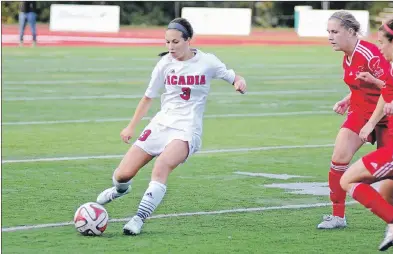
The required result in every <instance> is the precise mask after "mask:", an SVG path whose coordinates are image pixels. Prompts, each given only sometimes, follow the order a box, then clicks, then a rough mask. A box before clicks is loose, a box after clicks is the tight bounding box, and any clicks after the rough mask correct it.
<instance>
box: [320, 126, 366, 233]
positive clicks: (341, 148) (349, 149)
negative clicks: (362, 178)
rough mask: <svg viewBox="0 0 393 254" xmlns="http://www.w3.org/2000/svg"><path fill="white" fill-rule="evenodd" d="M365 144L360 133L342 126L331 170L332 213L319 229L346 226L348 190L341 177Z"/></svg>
mask: <svg viewBox="0 0 393 254" xmlns="http://www.w3.org/2000/svg"><path fill="white" fill-rule="evenodd" d="M362 145H363V142H362V140H361V139H360V138H359V135H358V134H357V133H356V132H354V131H353V130H351V129H348V128H341V129H340V131H339V133H338V135H337V137H336V142H335V145H334V150H333V155H332V161H331V163H330V171H329V178H328V179H329V188H330V200H331V202H332V215H328V216H324V218H323V221H322V222H321V223H320V224H319V225H318V228H319V229H332V228H342V227H346V225H347V223H346V220H345V198H346V192H345V191H344V190H343V189H342V188H341V186H340V179H341V177H342V175H343V174H344V172H345V171H346V170H347V169H348V165H349V163H350V161H351V160H352V157H353V155H354V154H355V153H356V151H357V150H359V148H360V147H361V146H362Z"/></svg>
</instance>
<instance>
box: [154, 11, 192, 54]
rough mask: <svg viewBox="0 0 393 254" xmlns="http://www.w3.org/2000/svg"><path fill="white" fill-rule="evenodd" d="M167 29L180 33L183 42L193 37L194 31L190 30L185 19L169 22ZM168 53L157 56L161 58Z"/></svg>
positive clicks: (190, 27)
mask: <svg viewBox="0 0 393 254" xmlns="http://www.w3.org/2000/svg"><path fill="white" fill-rule="evenodd" d="M168 29H175V30H178V31H180V32H181V33H182V37H183V39H184V40H185V41H186V40H189V39H191V38H192V36H194V29H192V26H191V24H190V22H188V20H187V19H185V18H175V19H174V20H172V21H171V22H169V24H168ZM168 53H169V51H166V52H162V53H160V54H158V56H160V57H163V56H165V55H166V54H168Z"/></svg>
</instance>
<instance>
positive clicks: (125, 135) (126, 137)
mask: <svg viewBox="0 0 393 254" xmlns="http://www.w3.org/2000/svg"><path fill="white" fill-rule="evenodd" d="M133 136H134V129H133V128H132V127H130V126H127V127H125V128H124V129H123V130H122V131H121V132H120V137H121V139H122V140H123V142H124V143H127V144H129V143H130V139H131V138H132V137H133Z"/></svg>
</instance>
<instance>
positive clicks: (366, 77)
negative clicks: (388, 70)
mask: <svg viewBox="0 0 393 254" xmlns="http://www.w3.org/2000/svg"><path fill="white" fill-rule="evenodd" d="M356 78H357V79H360V80H363V81H364V82H367V83H370V84H374V85H376V86H377V87H378V88H383V87H384V86H385V82H383V81H382V80H380V79H377V78H376V77H374V76H373V75H372V74H371V73H369V72H359V73H358V74H357V75H356Z"/></svg>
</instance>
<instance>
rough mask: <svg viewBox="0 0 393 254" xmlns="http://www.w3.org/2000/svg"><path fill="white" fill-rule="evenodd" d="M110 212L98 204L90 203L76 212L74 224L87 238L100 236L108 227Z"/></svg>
mask: <svg viewBox="0 0 393 254" xmlns="http://www.w3.org/2000/svg"><path fill="white" fill-rule="evenodd" d="M108 219H109V218H108V212H107V211H106V210H105V208H104V207H103V206H102V205H100V204H97V203H94V202H88V203H86V204H83V205H81V206H80V207H79V208H78V210H76V212H75V216H74V224H75V228H76V230H78V232H79V233H81V234H82V235H86V236H98V235H102V233H104V231H105V229H106V227H107V226H108Z"/></svg>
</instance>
